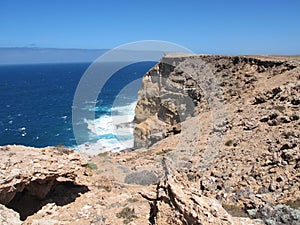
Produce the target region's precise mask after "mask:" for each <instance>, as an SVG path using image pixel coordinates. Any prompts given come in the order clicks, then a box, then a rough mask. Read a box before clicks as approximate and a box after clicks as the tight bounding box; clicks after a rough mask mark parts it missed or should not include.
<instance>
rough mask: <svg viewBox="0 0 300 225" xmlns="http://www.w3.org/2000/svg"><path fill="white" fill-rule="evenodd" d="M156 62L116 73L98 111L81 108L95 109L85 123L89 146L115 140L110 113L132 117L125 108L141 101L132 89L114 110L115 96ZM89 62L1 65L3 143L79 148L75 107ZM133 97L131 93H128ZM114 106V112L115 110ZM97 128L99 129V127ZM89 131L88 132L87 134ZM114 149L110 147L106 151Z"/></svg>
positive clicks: (0, 134)
mask: <svg viewBox="0 0 300 225" xmlns="http://www.w3.org/2000/svg"><path fill="white" fill-rule="evenodd" d="M154 64H155V63H154V62H143V63H136V64H132V65H130V66H128V67H125V68H123V69H121V70H120V71H118V72H117V73H115V74H114V75H113V76H111V78H110V79H109V80H108V81H107V82H106V84H105V86H104V88H103V89H102V91H101V93H100V94H99V97H98V101H97V104H96V107H93V108H89V103H88V102H87V105H86V107H85V108H84V109H82V110H94V111H95V113H96V120H95V121H84V118H83V121H82V122H83V123H82V124H83V125H82V126H83V127H85V128H87V127H89V126H90V125H91V123H93V124H94V125H95V126H94V128H93V129H83V131H82V134H81V137H80V138H82V139H83V140H86V143H87V146H88V145H91V144H93V143H95V142H97V141H99V140H101V139H102V140H104V142H102V143H104V145H105V143H106V142H107V143H114V142H110V141H111V140H110V139H113V138H114V133H113V131H112V130H111V129H110V126H109V124H106V123H109V120H108V118H109V116H110V115H111V113H112V110H119V111H122V113H123V114H122V115H124V114H126V113H127V114H132V113H133V111H132V110H131V111H129V110H128V108H126V105H127V106H131V109H132V105H133V107H134V104H135V102H136V100H137V90H138V88H139V87H136V86H135V87H136V88H137V89H135V88H133V89H132V91H131V92H127V94H126V95H124V96H123V97H122V103H123V106H120V107H116V106H114V101H115V99H116V96H118V95H119V94H120V91H121V90H122V88H123V87H125V86H126V85H127V84H129V83H130V82H132V81H134V80H137V79H139V78H141V77H142V76H143V75H144V74H145V73H146V71H148V70H149V69H150V68H151V67H152V66H153V65H154ZM89 65H90V63H73V64H35V65H0V145H6V144H22V145H27V146H34V147H44V146H55V145H58V144H63V145H65V146H67V147H74V146H76V144H77V143H76V140H75V138H74V133H73V126H72V104H73V97H74V93H75V91H76V87H77V85H78V83H79V81H80V78H81V77H82V75H83V74H84V72H85V71H86V69H87V68H88V67H89ZM128 93H129V94H128ZM113 107H115V109H114V108H113ZM95 127H96V128H95ZM86 130H87V132H86ZM108 150H110V149H108Z"/></svg>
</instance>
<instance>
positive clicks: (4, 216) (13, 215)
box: [0, 204, 22, 225]
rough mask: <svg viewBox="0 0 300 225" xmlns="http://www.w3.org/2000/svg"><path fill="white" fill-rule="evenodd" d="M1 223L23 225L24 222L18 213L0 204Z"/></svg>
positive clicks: (4, 224)
mask: <svg viewBox="0 0 300 225" xmlns="http://www.w3.org/2000/svg"><path fill="white" fill-rule="evenodd" d="M0 223H1V224H3V225H19V224H22V221H21V220H20V217H19V214H18V213H17V212H15V211H13V210H12V209H8V208H6V207H5V206H4V205H1V204H0Z"/></svg>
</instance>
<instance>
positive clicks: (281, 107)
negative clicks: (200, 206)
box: [274, 105, 285, 112]
mask: <svg viewBox="0 0 300 225" xmlns="http://www.w3.org/2000/svg"><path fill="white" fill-rule="evenodd" d="M274 109H276V110H278V111H280V112H284V111H285V106H283V105H275V106H274Z"/></svg>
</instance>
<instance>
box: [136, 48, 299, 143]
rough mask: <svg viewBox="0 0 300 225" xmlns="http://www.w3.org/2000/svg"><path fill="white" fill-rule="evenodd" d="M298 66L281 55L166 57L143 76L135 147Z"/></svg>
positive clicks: (151, 140)
mask: <svg viewBox="0 0 300 225" xmlns="http://www.w3.org/2000/svg"><path fill="white" fill-rule="evenodd" d="M294 68H296V65H294V64H293V63H292V62H288V61H286V59H284V60H282V59H279V58H277V59H270V58H263V57H242V56H215V55H188V56H184V55H180V54H175V55H173V54H169V55H166V56H164V57H163V58H162V59H161V61H160V62H159V63H158V64H156V65H155V66H154V67H153V68H152V69H151V70H150V71H149V72H147V74H145V76H144V78H143V82H142V88H141V90H140V91H139V94H138V102H137V106H136V110H135V122H137V123H138V125H137V126H136V128H135V132H134V135H135V148H141V147H149V146H151V145H152V144H154V143H155V142H157V141H158V140H161V139H163V138H165V137H167V136H168V135H167V134H168V133H171V132H172V130H173V127H174V125H176V124H178V123H179V122H182V121H185V120H186V119H187V118H190V117H191V116H195V115H198V114H199V113H201V112H205V111H208V110H220V107H222V105H224V103H225V102H231V101H234V100H235V99H238V98H240V97H241V95H243V93H245V92H247V91H252V90H253V89H254V83H255V82H257V81H258V79H259V78H260V77H262V76H265V77H267V78H272V77H274V76H276V75H278V74H282V73H284V72H287V71H290V70H293V69H294ZM257 101H258V102H261V101H264V100H263V99H262V98H259V97H258V98H257ZM296 102H297V100H295V103H296ZM221 110H223V109H221ZM158 121H159V122H158Z"/></svg>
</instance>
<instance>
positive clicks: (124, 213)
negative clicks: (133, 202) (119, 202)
mask: <svg viewBox="0 0 300 225" xmlns="http://www.w3.org/2000/svg"><path fill="white" fill-rule="evenodd" d="M116 216H117V217H118V218H124V221H123V222H124V224H128V223H130V222H131V221H133V219H134V218H136V215H135V212H134V209H131V208H129V207H128V206H127V207H125V208H124V209H122V210H121V211H120V212H118V213H117V214H116Z"/></svg>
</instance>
